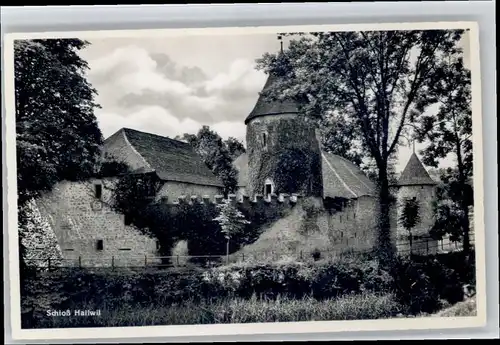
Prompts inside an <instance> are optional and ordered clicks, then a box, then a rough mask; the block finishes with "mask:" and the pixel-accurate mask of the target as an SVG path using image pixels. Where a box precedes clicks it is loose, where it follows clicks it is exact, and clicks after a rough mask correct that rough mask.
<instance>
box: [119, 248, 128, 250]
mask: <svg viewBox="0 0 500 345" xmlns="http://www.w3.org/2000/svg"><path fill="white" fill-rule="evenodd" d="M120 250H130V248H120Z"/></svg>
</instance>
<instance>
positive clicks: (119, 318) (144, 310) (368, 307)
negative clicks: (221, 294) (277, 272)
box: [32, 293, 404, 328]
mask: <svg viewBox="0 0 500 345" xmlns="http://www.w3.org/2000/svg"><path fill="white" fill-rule="evenodd" d="M78 307H79V308H82V306H78ZM100 307H101V306H95V305H86V306H85V307H84V308H85V309H92V310H95V309H96V308H100ZM402 312H404V309H403V307H402V306H401V305H400V304H399V303H398V302H397V301H396V300H395V298H394V296H392V295H378V294H368V293H365V294H360V295H349V296H344V297H341V298H338V299H328V300H324V301H321V302H320V301H318V300H316V299H314V298H310V297H308V298H303V299H298V300H297V299H288V298H282V297H278V298H276V299H273V300H269V299H261V298H257V297H256V296H255V295H254V296H252V297H251V298H249V299H242V298H225V299H220V300H217V301H205V302H202V303H198V302H192V301H189V302H184V303H182V304H181V305H174V306H164V307H157V306H155V305H149V306H143V307H140V308H134V309H131V307H130V306H128V305H122V306H120V307H117V308H114V309H108V308H104V309H101V314H102V315H101V317H88V318H85V317H55V318H54V317H52V318H47V317H39V318H37V320H36V323H35V324H34V325H33V326H32V327H34V328H42V327H43V328H59V327H123V326H151V325H190V324H221V323H254V322H293V321H331V320H363V319H381V318H389V317H394V316H396V315H397V314H400V313H402Z"/></svg>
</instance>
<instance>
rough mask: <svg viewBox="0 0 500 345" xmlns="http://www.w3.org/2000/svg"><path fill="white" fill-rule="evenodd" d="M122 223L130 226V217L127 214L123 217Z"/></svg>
mask: <svg viewBox="0 0 500 345" xmlns="http://www.w3.org/2000/svg"><path fill="white" fill-rule="evenodd" d="M124 223H125V225H130V224H132V217H131V216H130V215H129V214H125V216H124Z"/></svg>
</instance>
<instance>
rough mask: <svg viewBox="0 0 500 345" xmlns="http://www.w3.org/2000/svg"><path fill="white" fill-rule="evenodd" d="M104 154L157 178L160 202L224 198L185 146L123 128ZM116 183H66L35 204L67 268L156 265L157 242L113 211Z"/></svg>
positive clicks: (97, 180) (111, 180) (212, 177)
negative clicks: (49, 229)
mask: <svg viewBox="0 0 500 345" xmlns="http://www.w3.org/2000/svg"><path fill="white" fill-rule="evenodd" d="M102 151H103V153H104V154H107V155H110V156H112V157H113V158H114V159H115V160H117V161H119V162H124V163H126V164H128V165H129V167H130V168H131V169H132V170H133V171H134V172H135V173H141V174H149V175H150V176H155V178H156V179H157V181H159V182H160V184H161V187H160V190H159V191H158V192H157V193H156V195H152V197H153V196H154V197H155V198H156V199H157V200H159V199H163V200H165V201H166V202H168V200H170V201H176V200H179V197H180V196H182V195H185V196H187V197H188V198H189V197H190V196H191V195H197V196H205V197H208V198H212V199H213V198H215V196H217V195H219V194H221V193H222V188H223V185H222V183H221V182H220V181H219V180H218V179H217V177H216V176H215V175H214V174H213V173H212V172H211V171H210V169H209V168H208V167H207V166H206V165H205V163H204V162H203V161H202V160H201V158H200V157H199V156H198V155H197V154H196V152H195V151H194V150H193V149H192V148H191V146H190V145H189V144H187V143H184V142H180V141H178V140H173V139H170V138H166V137H162V136H158V135H154V134H150V133H144V132H140V131H136V130H132V129H128V128H122V129H120V130H119V131H117V132H116V133H115V134H113V135H112V136H110V137H109V138H107V139H106V140H105V142H104V145H103V148H102ZM116 178H117V177H113V176H111V177H107V178H93V179H89V180H86V181H78V182H77V181H62V182H60V183H58V184H57V185H56V186H54V188H53V190H52V191H51V192H49V193H46V194H45V195H43V196H42V197H41V198H39V200H37V202H36V205H37V207H38V209H39V211H40V213H41V214H42V215H43V216H44V217H45V218H46V219H47V221H48V223H49V224H50V227H51V229H52V231H53V232H54V234H55V235H56V238H57V241H58V243H59V246H60V247H61V251H62V255H63V258H64V264H65V265H82V266H102V265H104V266H111V265H115V266H120V265H138V266H142V265H144V264H147V263H148V262H150V263H151V262H153V261H155V260H156V259H155V257H157V255H158V250H159V249H160V248H159V243H158V242H157V241H156V239H155V238H153V237H149V236H146V235H144V234H142V233H140V232H139V231H138V230H137V229H135V228H134V227H133V225H132V224H131V222H130V220H129V219H128V217H127V215H123V214H119V213H117V212H116V211H115V210H114V209H113V208H112V207H111V203H110V200H111V198H112V188H113V184H114V182H115V181H116ZM82 258H83V262H81V261H82Z"/></svg>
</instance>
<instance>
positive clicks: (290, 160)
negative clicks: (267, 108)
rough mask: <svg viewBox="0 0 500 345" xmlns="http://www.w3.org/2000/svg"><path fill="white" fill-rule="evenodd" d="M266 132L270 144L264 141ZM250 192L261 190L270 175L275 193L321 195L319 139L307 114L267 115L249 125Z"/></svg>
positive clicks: (254, 192) (255, 192) (256, 192)
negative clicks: (271, 116)
mask: <svg viewBox="0 0 500 345" xmlns="http://www.w3.org/2000/svg"><path fill="white" fill-rule="evenodd" d="M264 132H265V133H267V135H268V144H267V145H266V146H264V145H263V143H262V139H261V138H262V133H264ZM247 145H248V148H249V193H250V195H253V194H262V193H263V191H264V186H265V181H266V179H268V178H270V179H271V180H272V181H273V183H274V188H275V190H274V191H275V193H276V194H279V193H303V194H306V195H318V196H319V195H321V193H322V181H321V178H322V173H321V164H320V163H321V162H320V159H321V155H320V150H319V143H318V142H317V140H316V136H315V132H314V127H312V126H311V125H310V124H309V123H308V122H307V121H305V119H304V118H302V117H300V116H297V118H294V119H290V118H284V119H278V118H272V119H264V120H263V121H261V122H251V123H250V124H249V125H248V126H247Z"/></svg>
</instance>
